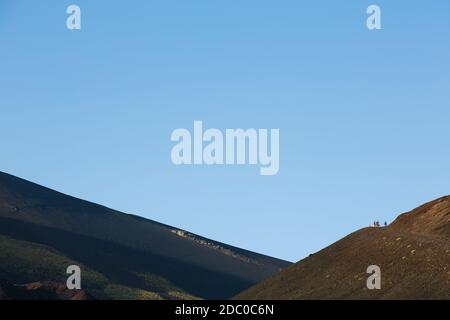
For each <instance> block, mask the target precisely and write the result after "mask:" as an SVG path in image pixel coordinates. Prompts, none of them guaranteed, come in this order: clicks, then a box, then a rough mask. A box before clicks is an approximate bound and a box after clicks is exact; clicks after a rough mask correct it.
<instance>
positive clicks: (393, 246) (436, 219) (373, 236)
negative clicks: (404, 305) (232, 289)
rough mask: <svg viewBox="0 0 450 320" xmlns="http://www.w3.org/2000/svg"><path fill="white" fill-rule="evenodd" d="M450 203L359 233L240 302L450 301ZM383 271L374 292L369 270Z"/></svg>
mask: <svg viewBox="0 0 450 320" xmlns="http://www.w3.org/2000/svg"><path fill="white" fill-rule="evenodd" d="M449 226H450V197H444V198H440V199H438V200H435V201H432V202H430V203H427V204H425V205H423V206H421V207H419V208H417V209H415V210H413V211H411V212H409V213H405V214H402V215H400V216H399V217H398V218H397V220H395V221H394V222H393V223H392V224H391V225H390V226H389V227H386V228H365V229H362V230H359V231H357V232H355V233H353V234H350V235H349V236H347V237H345V238H344V239H342V240H340V241H338V242H336V243H335V244H333V245H331V246H329V247H327V248H325V249H323V250H322V251H320V252H318V253H316V254H314V255H312V256H310V257H308V258H306V259H304V260H302V261H300V262H298V263H296V264H295V265H293V266H291V267H288V268H286V269H284V270H282V271H281V272H279V273H277V274H276V275H275V276H272V277H271V278H269V279H267V280H265V281H263V282H261V283H259V284H258V285H256V286H254V287H252V288H250V289H248V290H246V291H244V292H243V293H241V294H239V295H238V296H237V297H236V298H237V299H450V234H449ZM370 265H378V266H379V267H380V268H381V279H382V281H381V290H368V289H367V288H366V281H367V278H368V277H369V275H368V274H366V270H367V267H368V266H370Z"/></svg>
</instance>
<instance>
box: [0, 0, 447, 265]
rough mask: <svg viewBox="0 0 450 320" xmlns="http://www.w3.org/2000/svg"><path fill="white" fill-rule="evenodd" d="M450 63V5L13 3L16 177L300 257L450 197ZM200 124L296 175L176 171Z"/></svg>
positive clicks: (3, 45) (10, 109) (0, 108)
mask: <svg viewBox="0 0 450 320" xmlns="http://www.w3.org/2000/svg"><path fill="white" fill-rule="evenodd" d="M373 3H376V4H378V5H380V6H381V8H382V19H383V20H382V23H383V30H381V31H369V30H367V28H366V26H365V24H366V13H365V11H366V8H367V6H368V5H370V4H373ZM70 4H78V5H79V6H80V7H81V10H82V30H81V31H68V30H67V29H66V27H65V20H66V17H67V14H66V12H65V10H66V7H67V6H68V5H70ZM449 57H450V2H448V1H376V2H375V1H362V0H358V1H317V0H314V1H312V0H311V1H299V0H292V1H284V0H283V1H274V0H272V1H266V0H258V1H255V0H246V1H225V0H219V1H218V0H214V1H212V0H196V1H194V0H189V1H187V0H183V1H181V0H177V1H162V0H160V1H147V0H146V1H137V0H136V1H99V0H98V1H87V0H73V1H50V0H41V1H39V2H37V1H20V0H14V1H12V0H10V1H8V0H0V115H1V117H0V121H1V126H0V137H1V139H0V150H1V157H0V170H2V171H6V172H8V173H11V174H14V175H18V176H20V177H23V178H26V179H29V180H32V181H35V182H38V183H40V184H43V185H46V186H49V187H51V188H54V189H57V190H59V191H62V192H65V193H68V194H71V195H74V196H77V197H80V198H84V199H88V200H91V201H93V202H97V203H101V204H104V205H106V206H109V207H112V208H115V209H118V210H121V211H125V212H129V213H134V214H138V215H142V216H145V217H148V218H151V219H154V220H157V221H160V222H164V223H167V224H170V225H174V226H177V227H180V228H185V229H188V230H190V231H192V232H195V233H198V234H201V235H204V236H207V237H210V238H213V239H216V240H220V241H223V242H227V243H230V244H233V245H236V246H240V247H244V248H247V249H251V250H255V251H258V252H262V253H265V254H269V255H273V256H277V257H280V258H285V259H289V260H298V259H300V258H302V257H304V256H305V255H307V254H309V253H311V252H315V251H317V250H319V249H321V248H323V247H324V246H326V245H329V244H330V243H332V242H334V241H336V240H338V239H339V238H341V237H342V236H344V235H346V234H348V233H349V232H352V231H354V230H356V229H359V228H361V227H365V226H367V225H369V224H370V223H371V222H372V221H373V220H374V219H378V220H381V221H384V220H387V221H391V220H392V219H394V218H395V217H396V216H397V215H398V214H399V213H401V212H403V211H407V210H409V209H412V208H413V207H415V206H417V205H419V204H421V203H423V202H425V201H428V200H432V199H434V198H437V197H439V196H442V195H445V194H450V170H449V163H450V147H449V141H450V125H449V124H450V59H449ZM194 120H203V122H204V125H205V126H206V127H215V128H221V129H225V128H239V127H240V128H279V129H280V139H281V142H280V144H281V145H280V148H281V155H280V172H279V173H278V175H276V176H272V177H267V176H266V177H264V176H260V175H259V172H258V168H255V167H251V166H246V167H220V166H215V167H206V166H204V167H201V166H200V167H188V166H181V167H177V166H174V165H173V164H172V163H171V160H170V150H171V148H172V146H173V143H172V142H171V141H170V134H171V132H172V130H174V129H176V128H183V127H186V128H191V127H192V125H193V121H194Z"/></svg>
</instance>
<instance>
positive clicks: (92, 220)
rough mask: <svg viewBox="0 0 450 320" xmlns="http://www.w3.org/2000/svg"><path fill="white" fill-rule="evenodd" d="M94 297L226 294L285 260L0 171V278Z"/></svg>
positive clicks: (269, 272)
mask: <svg viewBox="0 0 450 320" xmlns="http://www.w3.org/2000/svg"><path fill="white" fill-rule="evenodd" d="M72 264H75V265H79V266H81V267H82V277H83V278H82V283H83V287H82V289H84V290H85V291H86V293H87V294H88V295H90V296H92V297H94V298H96V299H195V298H202V299H227V298H230V297H232V296H233V295H235V294H237V293H239V292H241V291H242V290H244V289H246V288H249V287H250V286H252V285H254V284H256V283H258V282H259V281H261V280H263V279H265V278H267V277H268V276H270V275H273V274H274V273H276V272H278V271H279V270H281V269H282V268H284V267H287V266H289V265H290V264H291V263H290V262H287V261H283V260H280V259H276V258H272V257H268V256H265V255H261V254H258V253H255V252H251V251H248V250H244V249H240V248H237V247H233V246H229V245H227V244H224V243H220V242H217V241H214V240H210V239H206V238H204V237H201V236H198V235H195V234H193V233H190V232H188V231H184V230H180V229H178V228H175V227H171V226H168V225H164V224H161V223H158V222H155V221H152V220H148V219H144V218H142V217H138V216H134V215H130V214H125V213H122V212H118V211H115V210H112V209H109V208H106V207H104V206H100V205H97V204H94V203H91V202H88V201H84V200H80V199H77V198H74V197H71V196H67V195H65V194H62V193H59V192H57V191H54V190H51V189H48V188H45V187H42V186H40V185H37V184H34V183H31V182H29V181H26V180H23V179H20V178H17V177H14V176H11V175H9V174H5V173H0V279H4V280H6V281H8V282H9V283H14V284H23V283H34V282H41V283H65V282H66V279H67V274H66V268H67V266H69V265H72Z"/></svg>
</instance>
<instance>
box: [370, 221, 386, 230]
mask: <svg viewBox="0 0 450 320" xmlns="http://www.w3.org/2000/svg"><path fill="white" fill-rule="evenodd" d="M384 226H385V227H387V221H385V222H384ZM371 227H377V228H379V227H381V224H380V221H378V220H375V221H374V222H373V223H372V225H371Z"/></svg>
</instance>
